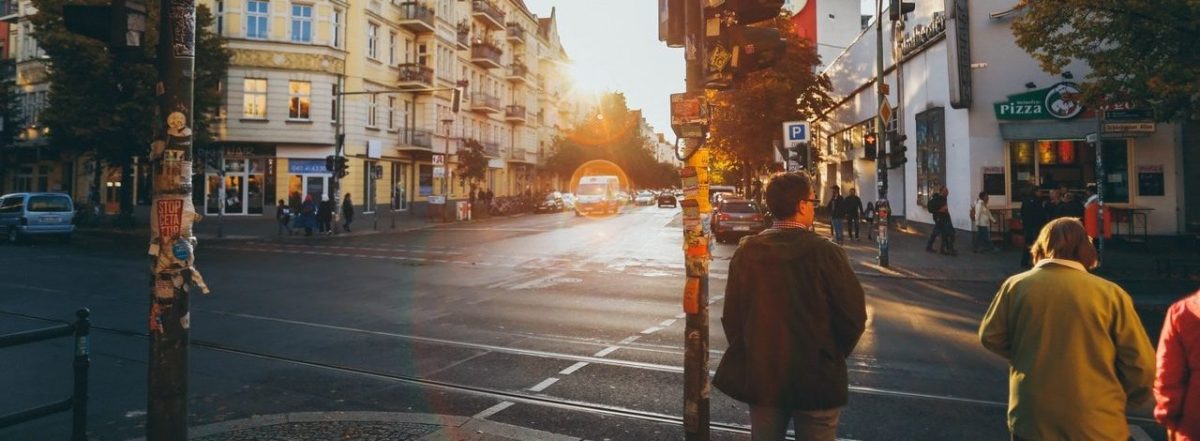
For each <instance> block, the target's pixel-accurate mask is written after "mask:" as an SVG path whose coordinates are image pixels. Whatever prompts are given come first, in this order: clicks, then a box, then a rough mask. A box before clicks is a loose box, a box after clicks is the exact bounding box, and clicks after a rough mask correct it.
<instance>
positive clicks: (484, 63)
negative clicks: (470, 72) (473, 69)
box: [471, 41, 504, 69]
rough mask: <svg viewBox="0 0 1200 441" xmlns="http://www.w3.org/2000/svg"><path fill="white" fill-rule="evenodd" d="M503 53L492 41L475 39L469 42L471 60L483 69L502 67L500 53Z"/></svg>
mask: <svg viewBox="0 0 1200 441" xmlns="http://www.w3.org/2000/svg"><path fill="white" fill-rule="evenodd" d="M503 53H504V52H503V51H501V50H500V48H499V47H497V46H496V45H494V44H492V43H488V42H484V41H477V42H475V43H473V44H471V62H472V63H475V65H476V66H479V67H482V68H485V69H497V68H500V67H503V66H504V65H502V64H500V55H501V54H503Z"/></svg>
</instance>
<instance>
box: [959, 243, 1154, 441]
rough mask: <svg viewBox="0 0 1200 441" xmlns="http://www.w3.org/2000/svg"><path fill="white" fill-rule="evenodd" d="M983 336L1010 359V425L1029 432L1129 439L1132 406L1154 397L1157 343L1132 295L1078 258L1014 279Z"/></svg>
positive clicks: (1042, 440)
mask: <svg viewBox="0 0 1200 441" xmlns="http://www.w3.org/2000/svg"><path fill="white" fill-rule="evenodd" d="M979 339H980V341H981V342H982V343H983V346H984V347H986V348H987V349H988V350H991V351H992V352H995V353H996V354H999V355H1000V356H1002V357H1004V358H1005V359H1007V360H1008V362H1009V376H1008V391H1009V399H1008V427H1009V429H1010V430H1011V431H1012V433H1013V434H1015V435H1017V436H1019V437H1021V438H1024V439H1028V440H1033V441H1057V440H1064V441H1067V440H1070V441H1075V440H1112V441H1126V440H1128V439H1129V426H1128V423H1127V422H1126V419H1125V406H1126V403H1127V402H1128V403H1130V404H1133V405H1140V404H1141V403H1145V402H1148V401H1149V400H1150V399H1151V398H1152V395H1151V392H1150V387H1151V385H1152V384H1153V382H1154V349H1153V348H1151V346H1150V339H1149V338H1148V337H1146V330H1145V329H1143V328H1142V324H1141V321H1140V320H1139V319H1138V316H1137V313H1136V312H1134V309H1133V302H1132V301H1131V300H1130V298H1129V295H1128V294H1126V293H1125V291H1124V290H1122V289H1121V287H1119V286H1117V285H1116V284H1115V283H1112V282H1109V281H1107V280H1104V279H1102V278H1100V277H1097V276H1094V275H1091V274H1089V273H1087V271H1085V270H1084V269H1083V266H1082V265H1079V264H1078V263H1076V262H1070V261H1066V262H1064V261H1058V260H1044V261H1042V262H1039V264H1038V265H1037V267H1035V268H1034V269H1032V270H1030V271H1026V272H1024V273H1021V274H1017V275H1015V276H1012V277H1010V278H1009V279H1008V280H1007V281H1005V282H1004V285H1002V286H1001V287H1000V291H999V292H997V293H996V298H995V299H994V300H992V305H991V307H990V308H988V312H987V314H986V315H984V317H983V323H981V324H980V325H979Z"/></svg>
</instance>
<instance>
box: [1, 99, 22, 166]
mask: <svg viewBox="0 0 1200 441" xmlns="http://www.w3.org/2000/svg"><path fill="white" fill-rule="evenodd" d="M17 100H18V96H17V88H16V87H14V85H12V84H4V83H0V188H4V184H3V183H4V182H5V180H6V179H7V176H5V175H4V171H5V170H7V169H8V168H7V167H5V162H6V160H7V156H8V154H9V151H10V149H12V148H13V144H15V143H16V142H17V135H18V134H19V133H20V131H21V128H22V127H24V126H25V121H22V119H21V116H20V110H19V107H18V104H19V102H18V101H17Z"/></svg>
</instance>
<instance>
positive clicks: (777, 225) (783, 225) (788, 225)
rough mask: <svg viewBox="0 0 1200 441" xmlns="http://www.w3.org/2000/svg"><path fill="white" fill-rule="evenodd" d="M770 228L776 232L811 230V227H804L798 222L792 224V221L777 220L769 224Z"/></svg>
mask: <svg viewBox="0 0 1200 441" xmlns="http://www.w3.org/2000/svg"><path fill="white" fill-rule="evenodd" d="M771 228H774V229H777V230H805V231H811V230H812V226H811V225H804V224H801V223H799V222H792V221H785V220H778V219H776V220H775V221H774V222H773V223H771Z"/></svg>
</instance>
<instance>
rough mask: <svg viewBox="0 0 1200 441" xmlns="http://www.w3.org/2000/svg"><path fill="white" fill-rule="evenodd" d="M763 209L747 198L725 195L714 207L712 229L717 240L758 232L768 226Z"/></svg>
mask: <svg viewBox="0 0 1200 441" xmlns="http://www.w3.org/2000/svg"><path fill="white" fill-rule="evenodd" d="M765 219H766V218H765V216H764V215H763V210H762V209H761V208H760V207H759V206H758V204H756V203H754V201H750V200H746V199H735V198H732V197H724V198H722V199H721V202H720V203H719V204H717V206H716V207H715V208H713V212H712V221H711V222H712V231H713V235H714V236H716V239H717V242H725V241H726V240H728V239H729V238H731V237H737V236H746V235H751V234H758V233H759V232H761V231H762V230H765V229H766V228H767V223H766V221H765Z"/></svg>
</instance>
